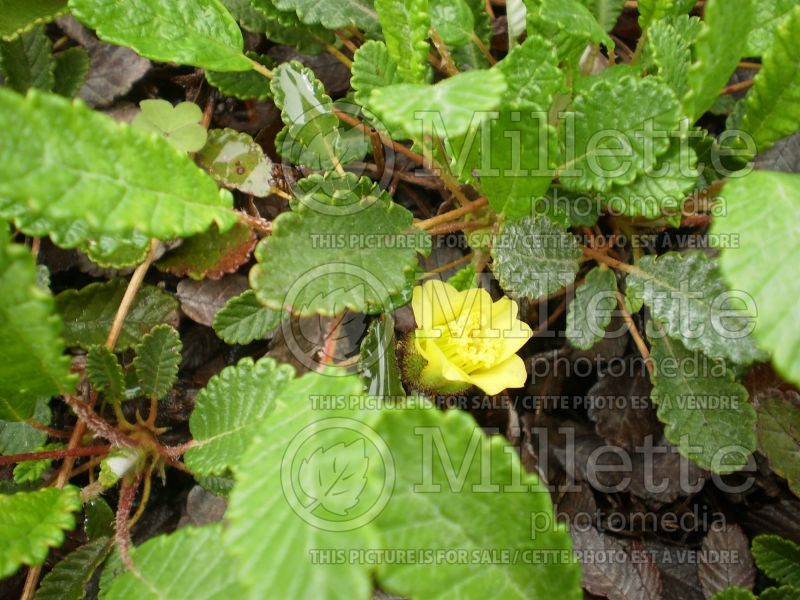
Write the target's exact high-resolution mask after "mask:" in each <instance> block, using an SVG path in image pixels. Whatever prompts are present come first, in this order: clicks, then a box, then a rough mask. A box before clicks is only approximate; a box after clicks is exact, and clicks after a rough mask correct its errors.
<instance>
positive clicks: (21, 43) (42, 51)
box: [0, 25, 54, 94]
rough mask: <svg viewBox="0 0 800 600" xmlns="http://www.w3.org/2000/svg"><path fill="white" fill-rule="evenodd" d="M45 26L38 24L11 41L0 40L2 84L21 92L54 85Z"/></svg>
mask: <svg viewBox="0 0 800 600" xmlns="http://www.w3.org/2000/svg"><path fill="white" fill-rule="evenodd" d="M50 52H51V46H50V40H49V39H48V38H47V35H45V32H44V27H42V26H41V25H37V26H36V27H34V28H33V29H31V30H30V31H27V32H25V33H23V34H22V35H20V36H19V37H17V38H16V39H15V40H14V41H11V42H0V72H2V73H3V74H4V75H5V81H4V83H5V85H7V86H8V87H10V88H11V89H13V90H16V91H18V92H20V93H22V94H24V93H25V92H27V91H28V90H29V89H31V88H37V89H40V90H44V91H47V92H49V91H50V90H52V89H53V83H54V79H53V69H54V63H53V57H52V55H51V54H50Z"/></svg>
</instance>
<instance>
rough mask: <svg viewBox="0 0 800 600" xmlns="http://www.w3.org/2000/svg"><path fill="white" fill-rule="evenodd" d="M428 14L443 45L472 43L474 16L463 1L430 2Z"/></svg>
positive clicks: (433, 0)
mask: <svg viewBox="0 0 800 600" xmlns="http://www.w3.org/2000/svg"><path fill="white" fill-rule="evenodd" d="M428 12H429V13H430V23H431V25H433V27H435V28H436V31H438V32H439V35H440V36H441V37H442V40H443V41H444V43H445V44H448V45H451V46H463V45H465V44H471V43H472V33H473V32H474V30H475V15H474V14H473V13H472V9H471V8H470V6H469V5H468V4H467V3H466V2H465V1H464V0H431V2H430V7H429V9H428ZM426 59H427V51H426Z"/></svg>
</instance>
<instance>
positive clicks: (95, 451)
mask: <svg viewBox="0 0 800 600" xmlns="http://www.w3.org/2000/svg"><path fill="white" fill-rule="evenodd" d="M110 450H111V446H109V445H104V446H84V447H81V448H62V449H60V450H43V451H41V452H24V453H22V454H9V455H8V456H0V465H13V464H16V463H21V462H25V461H28V460H48V459H49V460H52V459H59V458H66V457H67V456H72V457H77V456H98V455H102V454H108V452H109V451H110Z"/></svg>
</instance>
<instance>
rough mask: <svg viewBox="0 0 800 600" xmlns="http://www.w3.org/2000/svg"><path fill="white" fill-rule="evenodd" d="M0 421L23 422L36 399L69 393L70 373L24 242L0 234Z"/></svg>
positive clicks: (50, 304) (50, 307)
mask: <svg viewBox="0 0 800 600" xmlns="http://www.w3.org/2000/svg"><path fill="white" fill-rule="evenodd" d="M0 295H1V296H2V298H3V302H2V304H0V419H3V420H5V421H24V420H25V419H27V418H29V417H30V416H32V415H33V412H34V410H35V408H36V399H37V398H40V397H49V396H53V395H56V394H59V393H61V392H65V393H66V392H71V391H72V388H73V387H74V385H75V377H74V376H72V375H70V372H69V370H70V360H69V358H68V357H66V356H64V341H63V339H62V337H61V328H62V324H61V319H59V318H58V316H57V315H56V314H54V310H53V298H52V296H51V295H50V292H49V291H45V290H43V289H41V288H40V287H39V286H38V285H37V283H36V267H35V265H34V263H33V259H32V258H31V254H30V251H29V250H28V248H26V247H25V246H20V245H17V244H11V243H9V241H8V233H6V232H2V233H0Z"/></svg>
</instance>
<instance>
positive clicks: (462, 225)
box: [428, 221, 486, 235]
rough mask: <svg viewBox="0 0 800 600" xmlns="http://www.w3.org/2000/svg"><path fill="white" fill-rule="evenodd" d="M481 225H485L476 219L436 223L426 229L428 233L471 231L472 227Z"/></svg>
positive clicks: (441, 233)
mask: <svg viewBox="0 0 800 600" xmlns="http://www.w3.org/2000/svg"><path fill="white" fill-rule="evenodd" d="M482 227H486V223H480V222H478V221H463V222H458V223H444V224H442V225H437V226H436V227H431V228H430V229H428V233H429V234H430V235H444V234H445V233H455V232H456V231H471V230H473V229H481V228H482Z"/></svg>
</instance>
